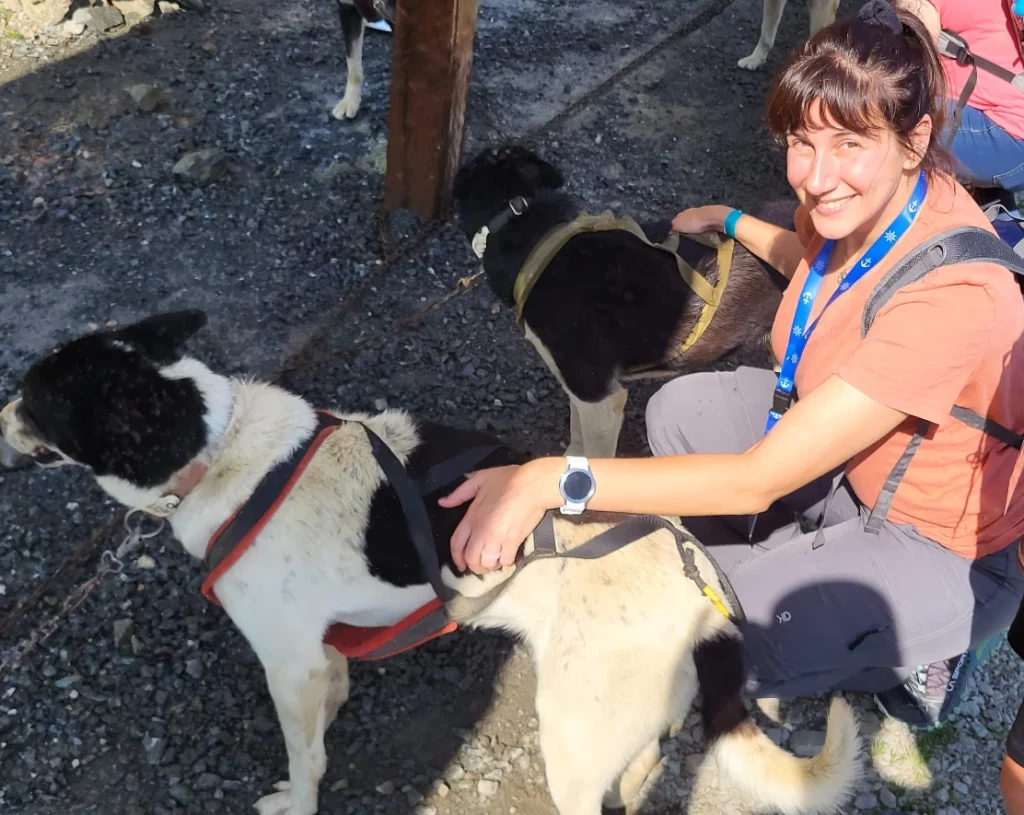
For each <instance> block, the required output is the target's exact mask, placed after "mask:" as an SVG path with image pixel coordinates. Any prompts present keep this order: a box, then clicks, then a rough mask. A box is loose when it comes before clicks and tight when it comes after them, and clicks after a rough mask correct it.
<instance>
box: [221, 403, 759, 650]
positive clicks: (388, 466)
mask: <svg viewBox="0 0 1024 815" xmlns="http://www.w3.org/2000/svg"><path fill="white" fill-rule="evenodd" d="M317 415H318V419H317V426H316V429H315V430H314V431H313V434H312V435H311V436H310V438H309V439H308V440H307V441H306V442H304V443H303V444H302V445H300V446H299V448H298V449H297V450H296V451H295V452H294V453H293V454H292V455H291V456H289V457H288V458H287V459H286V460H284V461H282V462H281V463H279V464H278V465H276V466H275V467H274V468H273V469H272V470H271V471H270V472H269V473H267V475H266V476H264V477H263V480H261V481H260V483H259V484H258V485H257V487H256V489H255V490H254V491H253V493H252V495H251V496H249V499H248V500H247V501H246V502H245V503H244V504H242V506H241V507H239V509H238V510H236V511H235V513H234V514H233V515H232V516H231V517H230V518H228V520H227V521H225V522H224V524H223V525H222V526H221V527H220V529H218V530H217V531H216V532H215V533H214V535H213V537H212V538H210V542H209V544H208V545H207V549H206V556H205V558H204V563H205V564H206V566H207V568H208V569H209V570H210V572H209V574H208V575H207V577H206V579H205V580H204V581H203V587H202V591H203V595H204V596H205V597H206V598H207V599H208V600H210V601H211V602H213V603H216V604H218V605H219V604H220V603H219V601H218V599H217V595H216V593H215V591H214V586H215V585H216V583H217V581H218V580H220V578H221V577H223V576H224V574H225V573H226V572H227V571H228V569H230V568H231V567H232V566H233V565H234V564H235V563H237V562H238V559H239V558H240V557H242V555H243V554H245V552H246V551H247V550H248V549H249V547H250V546H252V545H253V543H254V542H255V540H256V537H257V536H258V535H259V533H260V532H261V531H262V530H263V528H264V527H265V526H266V524H267V522H268V521H269V520H270V519H271V517H272V516H273V514H274V513H275V512H276V511H277V509H278V508H279V507H280V506H281V504H282V503H283V502H284V501H285V500H286V499H287V497H288V494H289V493H290V492H291V490H292V488H293V487H294V486H295V484H296V483H297V482H298V480H299V479H300V478H301V477H302V474H303V472H304V471H305V469H306V467H307V466H308V464H309V462H310V461H311V460H312V459H313V456H315V455H316V453H317V450H318V449H319V448H320V445H321V444H323V443H324V441H325V440H326V439H327V437H328V436H330V435H331V433H333V432H334V431H335V430H337V429H338V427H340V426H341V425H342V424H345V423H346V422H347V421H350V420H343V419H339V418H337V417H336V416H332V415H331V414H329V413H324V412H318V414H317ZM359 424H360V425H361V426H362V428H363V430H364V431H365V432H366V435H367V437H368V438H369V440H370V447H371V449H372V451H373V456H374V459H376V461H377V464H378V466H379V467H380V468H381V470H382V471H383V472H384V477H385V479H386V480H387V482H388V484H389V485H390V486H391V487H392V489H394V490H395V493H396V494H397V495H398V499H399V503H400V504H401V507H402V512H403V514H404V515H405V520H406V524H407V526H408V529H409V535H410V538H411V539H412V542H413V545H414V547H415V549H416V554H417V555H418V557H419V560H420V564H421V567H422V569H423V572H424V574H425V575H426V576H427V579H428V580H429V582H430V585H431V587H432V588H433V590H434V593H435V595H436V596H435V597H434V599H433V600H431V601H430V602H429V603H427V604H426V605H424V606H423V607H421V608H419V609H417V610H416V611H414V612H413V613H412V614H409V615H408V616H406V617H405V618H404V619H402V620H399V621H398V622H397V623H395V624H394V625H391V626H384V627H366V628H364V627H359V626H352V625H345V624H343V623H335V624H333V625H331V627H330V628H328V629H327V633H326V634H325V635H324V643H325V644H327V645H331V646H333V647H334V648H336V649H337V650H338V651H339V652H340V653H342V654H344V655H345V656H346V657H349V658H352V659H362V660H378V659H385V658H387V657H390V656H394V655H395V654H399V653H402V652H403V651H408V650H410V649H412V648H415V647H416V646H418V645H422V644H423V643H425V642H427V641H429V640H432V639H434V638H436V637H440V636H443V635H444V634H450V633H451V632H453V631H455V630H456V629H457V628H458V626H459V623H460V622H464V621H466V620H467V619H469V618H470V617H472V616H473V615H474V614H477V613H479V612H480V611H482V610H483V609H484V608H486V607H487V606H488V605H490V604H491V603H492V602H493V601H494V600H496V599H497V597H498V596H499V595H500V594H501V593H502V592H503V591H504V590H505V588H507V586H508V585H509V583H510V582H511V580H512V579H513V577H514V576H515V574H519V572H520V571H521V570H522V569H523V568H524V567H525V566H527V565H529V564H530V563H531V562H533V561H535V560H542V559H546V558H554V557H557V558H572V559H580V560H595V559H597V558H601V557H605V556H606V555H609V554H611V553H613V552H616V551H618V550H619V549H621V548H623V547H624V546H627V545H628V544H630V543H632V542H634V541H637V540H639V539H641V538H643V537H646V536H647V535H650V534H651V533H653V532H656V531H657V530H659V529H668V530H670V531H671V532H672V534H673V535H674V536H675V539H676V546H677V549H678V551H679V555H680V558H681V559H682V562H683V571H684V573H685V574H686V576H687V577H688V578H689V579H690V580H692V581H693V582H694V583H696V584H697V587H698V588H699V589H700V590H701V591H702V592H703V593H704V594H705V595H706V596H707V597H708V599H710V600H711V602H712V603H713V604H714V605H715V607H716V608H717V609H718V610H719V611H720V612H721V613H722V614H724V615H725V616H727V617H729V618H730V619H731V620H733V621H734V622H739V621H740V620H742V610H741V608H740V604H739V602H738V600H737V599H736V597H735V595H734V594H733V592H732V589H731V587H730V586H729V583H728V581H727V580H726V579H725V576H724V575H722V574H721V572H719V573H718V576H719V582H720V584H721V585H722V587H723V590H724V593H725V595H726V599H727V600H728V602H729V605H728V606H726V605H725V604H724V603H723V602H722V600H721V598H720V597H719V596H718V594H717V593H716V592H715V591H714V589H713V588H712V587H711V586H710V585H708V584H707V583H706V582H705V581H704V580H703V578H702V577H701V575H700V571H699V570H698V568H697V566H696V562H695V557H694V552H695V550H700V551H701V552H703V554H704V555H705V556H706V557H707V558H708V560H709V561H710V562H711V563H712V564H714V559H713V558H711V556H710V555H709V554H708V552H707V550H706V549H704V547H703V546H702V545H701V544H700V543H699V542H698V541H696V540H695V539H694V538H693V537H691V536H689V535H686V534H684V533H683V532H682V531H681V530H680V529H678V528H677V527H675V526H673V525H672V524H670V523H669V522H668V521H666V520H665V519H663V518H659V517H656V516H651V515H634V516H623V518H624V520H623V521H622V523H620V524H617V525H616V526H613V527H611V528H610V529H607V530H605V531H604V532H602V533H600V534H599V535H597V536H596V537H594V538H592V539H591V540H589V541H587V542H586V543H584V544H582V545H580V546H578V547H575V548H574V549H572V550H569V551H562V552H560V551H558V549H557V547H556V545H555V531H554V514H553V513H551V512H548V513H546V514H545V516H544V518H543V520H542V521H541V523H540V525H539V526H538V527H537V528H536V529H535V530H534V533H533V540H534V548H533V551H532V552H530V554H528V555H526V554H524V553H523V550H522V549H520V552H519V555H518V557H517V559H516V571H515V574H514V575H513V576H512V577H510V578H509V579H508V580H505V581H504V582H502V583H501V584H500V585H498V586H496V587H495V588H493V589H491V590H490V591H489V592H487V593H485V594H484V595H482V596H479V597H467V596H464V595H462V594H459V593H458V592H457V591H455V590H454V589H453V588H452V587H451V586H449V585H447V584H446V583H445V582H444V581H443V579H442V577H441V564H440V562H439V559H438V556H437V548H436V545H435V542H434V535H433V530H432V528H431V525H430V519H429V517H428V515H427V509H426V506H425V505H424V503H423V496H425V495H430V494H431V493H433V492H436V491H437V490H438V489H440V488H442V487H445V486H447V485H449V484H453V483H454V482H455V481H457V480H458V479H459V478H460V477H462V476H463V475H465V474H466V473H467V472H470V471H471V470H473V469H476V468H477V467H478V466H479V465H480V464H481V463H482V462H483V461H484V460H485V459H486V458H487V457H488V456H489V455H491V453H494V452H495V451H497V450H499V449H501V446H500V445H498V444H493V445H478V446H474V447H471V448H469V449H467V450H464V451H462V452H460V453H458V454H456V455H455V456H453V457H451V458H449V459H447V460H446V461H443V462H441V463H440V464H437V465H435V466H434V467H431V468H430V469H429V470H427V471H426V472H425V473H424V474H423V475H422V476H420V477H419V478H418V479H415V480H414V479H413V478H412V477H411V476H410V475H409V473H408V472H407V471H406V469H405V467H404V466H403V464H402V462H401V461H399V459H398V458H397V457H396V456H395V454H394V453H393V452H391V449H390V448H389V447H388V446H387V445H386V444H385V443H384V442H383V441H382V440H381V438H380V437H379V436H378V435H377V434H376V433H374V432H373V431H372V430H371V429H370V428H369V427H367V426H366V425H365V424H363V423H361V422H360V423H359ZM715 568H716V569H717V566H716V567H715Z"/></svg>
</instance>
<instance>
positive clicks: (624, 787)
mask: <svg viewBox="0 0 1024 815" xmlns="http://www.w3.org/2000/svg"><path fill="white" fill-rule="evenodd" d="M164 375H165V376H172V377H177V376H190V377H192V378H193V379H194V380H195V381H196V382H197V383H198V384H199V386H200V388H201V389H202V392H203V394H204V398H205V399H206V404H207V417H206V421H207V426H208V427H209V428H210V430H211V436H210V441H209V444H208V446H207V449H206V450H204V451H203V452H202V453H201V454H200V458H201V459H203V460H204V461H205V462H207V463H208V464H209V469H208V471H207V473H206V475H205V477H204V478H203V479H202V480H201V481H200V482H199V483H198V485H197V486H196V487H195V489H193V490H192V491H191V492H190V493H189V494H188V495H187V496H185V497H184V499H183V500H182V501H181V503H180V504H179V505H178V506H177V508H176V509H175V510H174V511H173V513H172V514H171V515H170V523H171V526H172V528H173V531H174V534H175V536H176V537H177V538H178V540H180V541H181V543H182V544H183V545H184V547H185V549H186V550H187V551H188V552H189V553H190V554H192V555H193V556H194V557H196V558H201V557H203V555H204V554H205V551H206V546H207V542H208V541H209V539H210V537H211V535H212V534H213V533H214V532H215V530H216V529H217V528H218V527H219V526H220V525H221V524H222V523H223V522H224V520H225V519H226V518H227V517H228V516H229V515H230V514H231V513H232V512H233V511H234V510H235V509H236V508H237V507H238V506H239V505H240V504H241V503H243V502H244V501H245V500H246V499H247V498H248V497H249V495H250V494H251V492H252V490H253V489H254V488H255V486H256V485H257V483H258V482H259V481H260V479H261V478H262V477H263V475H264V474H265V473H266V472H267V471H268V470H269V469H270V468H271V467H272V466H273V465H274V464H275V463H277V462H279V461H281V460H283V459H285V458H286V457H287V456H288V455H289V454H290V453H291V452H292V451H294V450H295V449H296V448H297V447H298V445H300V444H301V442H302V440H303V439H304V438H306V437H308V435H309V433H310V432H311V431H312V429H313V427H314V426H315V422H316V417H315V413H314V411H313V409H312V408H311V407H310V405H309V404H308V403H306V402H305V401H304V400H302V399H301V398H299V397H298V396H295V395H293V394H290V393H287V392H286V391H284V390H281V389H279V388H276V387H273V386H271V385H267V384H260V383H253V382H247V381H240V380H229V379H226V378H224V377H221V376H218V375H217V374H214V373H212V372H211V371H209V369H207V368H206V367H205V366H203V365H202V364H201V363H199V362H197V361H195V360H192V359H186V360H183V361H181V362H179V363H177V364H176V365H174V366H171V367H169V368H165V369H164ZM15 406H16V403H12V405H10V406H8V408H7V409H5V410H4V411H3V413H2V414H0V433H2V435H3V437H4V438H5V439H6V441H7V442H8V443H9V444H11V445H12V446H13V447H14V448H15V449H18V450H19V451H21V452H23V453H31V452H33V450H34V449H36V447H37V445H38V444H39V440H38V439H35V438H33V437H32V434H31V431H30V430H29V429H28V428H26V427H25V426H23V425H22V424H21V420H20V419H19V416H18V414H17V411H16V410H15V409H14V407H15ZM339 415H341V414H339ZM342 418H347V419H352V420H355V421H356V422H365V423H366V425H368V426H369V427H370V428H372V429H373V431H374V432H375V433H377V434H378V435H379V436H380V437H381V438H382V439H383V440H384V441H385V442H386V443H387V444H388V446H389V447H390V448H391V449H392V450H393V451H394V453H395V454H396V455H397V456H398V457H399V458H400V459H403V460H405V459H407V457H408V455H409V454H410V452H411V451H412V450H413V449H414V448H415V447H416V446H417V443H418V435H417V429H416V426H415V424H414V422H413V421H412V420H411V419H410V418H409V417H408V416H407V415H406V414H405V413H403V412H399V411H385V412H384V413H381V414H378V415H375V416H368V415H363V414H350V415H343V416H342ZM382 479H383V475H382V473H381V471H380V469H379V468H378V466H377V464H376V461H375V459H374V458H373V456H372V453H371V450H370V445H369V441H368V439H367V436H366V434H365V432H364V431H363V429H362V428H361V426H360V425H359V424H356V423H352V424H345V425H342V426H341V427H340V428H339V429H338V430H336V431H335V432H334V433H333V434H332V435H331V436H330V437H329V438H328V439H327V441H326V442H325V443H324V444H323V445H322V447H321V448H320V450H319V452H318V453H317V455H316V456H315V457H314V458H313V460H312V461H311V463H310V464H309V466H308V468H307V469H306V471H305V473H304V474H303V476H302V478H301V479H300V480H299V481H298V482H297V483H296V485H295V487H294V489H293V490H292V492H291V494H290V496H289V498H288V499H287V500H286V501H285V502H284V503H283V504H282V505H281V507H280V509H279V510H278V511H277V513H276V514H275V515H274V516H273V518H272V519H271V520H270V521H269V523H267V525H266V526H265V528H264V529H263V530H262V531H261V533H260V535H259V538H258V541H257V543H256V544H255V545H254V546H252V547H251V548H250V549H249V550H248V551H247V552H246V553H245V554H244V555H243V556H242V557H241V558H240V559H239V560H238V562H237V563H236V564H235V565H234V566H233V567H232V568H231V569H230V570H229V571H228V572H227V573H226V574H225V575H224V576H223V577H222V578H221V579H220V581H219V582H218V583H217V585H216V592H217V596H218V599H219V600H220V602H221V604H222V605H223V608H224V610H225V611H226V612H227V614H228V615H229V616H230V617H231V619H232V620H233V621H234V623H235V624H236V625H237V626H238V628H239V629H240V630H241V632H242V633H243V634H244V635H245V637H246V638H247V639H248V641H249V642H250V644H251V645H252V647H253V649H254V650H255V652H256V655H257V656H258V658H259V660H260V662H261V664H262V665H263V668H264V670H265V672H266V678H267V684H268V686H269V689H270V693H271V696H272V698H273V700H274V705H275V707H276V709H277V714H278V718H279V720H280V724H281V730H282V732H283V734H284V739H285V743H286V746H287V752H288V781H286V782H281V783H279V784H277V785H276V786H275V789H276V791H275V792H272V793H270V794H268V795H266V796H265V797H263V798H261V799H260V800H259V802H258V803H257V804H256V809H257V810H258V812H259V813H260V815H313V813H315V812H316V811H317V790H318V785H319V782H320V780H321V778H322V776H323V775H324V772H325V769H326V766H327V755H326V752H325V749H324V740H323V739H324V731H325V730H326V728H327V727H328V726H329V725H330V723H331V721H332V720H333V718H334V716H335V714H336V712H337V710H338V707H339V706H340V705H341V704H342V703H343V702H344V701H345V700H346V698H347V696H348V670H347V663H346V660H345V659H344V658H343V657H342V656H341V655H340V654H338V653H337V652H336V651H334V649H332V648H329V647H325V646H324V645H323V643H322V635H323V633H324V631H325V630H326V628H327V627H328V626H329V625H330V624H331V623H333V622H343V623H348V624H352V625H359V626H380V625H389V624H392V623H395V622H397V621H399V620H400V619H402V618H403V617H404V616H406V615H407V614H409V613H411V612H412V611H414V610H416V609H417V608H419V607H421V606H422V605H423V604H425V603H426V602H428V601H429V600H431V599H432V598H433V592H432V590H431V589H430V587H429V586H428V585H419V586H410V587H406V588H399V587H397V586H394V585H392V584H389V583H386V582H384V581H382V580H380V579H378V578H375V577H374V576H372V575H371V574H370V572H369V568H368V565H367V562H366V559H365V557H364V548H365V531H366V529H367V524H368V522H369V510H370V503H371V499H372V496H373V494H374V491H375V490H376V489H377V488H378V487H379V486H380V485H381V483H382ZM172 483H173V480H172V481H171V482H168V485H164V486H163V487H162V488H160V489H157V490H146V491H142V490H136V489H135V488H132V489H127V488H126V487H125V485H124V484H123V482H120V483H115V482H113V481H112V480H110V479H100V484H101V486H102V487H103V488H104V489H106V490H107V491H108V492H110V494H111V495H113V496H114V497H116V498H117V499H118V500H120V501H122V502H127V503H128V505H129V506H148V505H150V504H152V503H153V502H154V500H159V499H160V498H161V496H160V495H159V493H160V492H161V491H162V490H167V489H169V488H170V485H171V484H172ZM132 502H143V503H132ZM673 522H676V523H677V520H675V519H674V520H673ZM603 528H605V527H604V526H601V525H598V524H586V525H574V524H570V523H568V522H565V521H563V520H561V519H557V520H556V522H555V530H556V535H557V538H558V542H559V546H560V547H565V548H571V547H573V546H575V545H578V544H579V543H582V542H583V541H585V540H588V539H589V538H591V537H593V536H594V535H595V534H597V533H598V532H600V531H601V530H602V529H603ZM532 545H533V544H532V539H531V540H528V541H527V543H526V547H527V550H528V551H529V550H531V549H532ZM697 565H698V567H699V568H700V570H701V572H702V573H703V575H705V576H706V577H710V578H712V583H713V584H715V583H716V582H717V581H716V579H715V578H713V577H712V576H713V575H714V574H715V572H714V569H713V568H712V565H711V564H710V563H709V562H708V561H707V560H706V559H705V558H704V557H703V556H702V555H700V554H699V553H698V555H697ZM512 571H514V569H513V570H509V569H505V570H501V571H499V572H492V573H490V574H488V575H487V576H486V577H485V578H484V579H480V578H478V577H475V576H472V575H469V576H466V577H462V578H459V577H457V576H456V575H454V574H452V573H451V572H449V571H447V570H446V571H445V579H446V582H448V583H449V584H451V585H452V586H454V587H455V588H456V589H457V590H458V591H460V592H461V593H463V594H465V595H467V596H479V595H480V594H482V593H484V592H485V591H487V590H489V589H490V588H492V587H493V586H494V585H497V584H498V583H499V582H501V581H503V580H506V579H508V578H509V576H510V574H511V572H512ZM716 588H718V589H719V591H721V586H720V585H716ZM470 624H471V625H473V626H476V627H479V628H490V629H502V630H505V631H508V632H511V633H513V634H516V635H518V636H519V637H521V638H522V639H523V640H524V641H525V642H526V643H527V645H528V646H529V649H530V651H531V652H532V655H533V659H534V664H535V667H536V674H537V699H536V705H537V714H538V718H539V720H540V741H541V749H542V751H543V755H544V760H545V763H546V768H547V779H548V784H549V788H550V791H551V795H552V798H553V799H554V802H555V805H556V807H557V808H558V811H559V813H560V814H561V815H598V813H599V812H600V809H601V804H602V799H604V801H605V803H606V804H608V805H611V806H621V805H622V804H623V803H625V802H628V801H629V800H630V799H631V798H632V797H633V795H634V794H635V793H636V792H637V790H638V788H639V787H640V785H641V783H642V782H643V780H644V778H645V777H646V775H647V773H648V772H649V771H650V769H651V768H652V767H653V766H654V764H655V763H656V762H657V761H658V758H659V751H658V739H659V736H660V735H661V734H662V733H663V732H664V731H666V730H667V729H668V728H669V727H670V726H671V725H672V724H673V723H677V722H681V721H682V720H683V719H684V718H685V717H686V715H687V713H688V711H689V709H690V706H691V702H692V701H693V698H694V695H695V694H696V692H697V690H698V686H697V678H696V674H695V665H694V661H693V649H694V647H695V646H696V645H697V644H698V643H699V642H703V641H707V640H709V639H713V638H715V637H719V636H723V635H725V636H736V631H735V629H734V627H733V625H732V623H730V622H729V621H728V620H727V619H726V618H725V617H723V616H721V615H720V614H719V613H718V612H717V611H716V610H715V609H714V608H713V607H712V605H711V604H710V603H709V602H708V601H707V599H706V598H704V597H703V596H702V594H701V593H700V591H699V590H698V589H697V587H696V586H695V585H694V584H693V583H691V582H690V581H689V580H688V579H687V578H686V577H685V576H684V575H683V571H682V568H681V566H680V562H679V555H678V553H677V552H676V547H675V543H674V541H673V540H672V538H671V536H670V534H669V533H668V532H667V531H665V530H661V531H659V532H657V533H655V534H653V535H651V536H649V537H647V538H645V539H643V540H640V541H638V542H636V543H634V544H632V545H631V546H629V547H627V548H625V549H623V550H620V551H619V552H616V553H615V554H612V555H609V556H607V557H605V558H603V559H600V560H597V561H574V560H559V561H551V560H541V561H538V562H536V563H533V564H531V565H530V566H529V567H528V568H527V569H525V570H523V572H522V574H521V575H519V576H517V577H516V579H515V580H513V581H512V582H511V583H510V584H509V586H508V588H507V589H506V591H505V592H503V593H502V594H501V595H500V596H499V597H498V599H497V600H495V601H494V602H493V603H492V604H491V605H490V606H488V607H487V608H486V609H485V610H484V611H483V612H481V613H480V614H478V615H477V616H476V617H475V618H473V619H472V620H471V621H470ZM858 750H859V737H858V734H857V725H856V721H855V719H854V717H853V714H852V712H851V710H850V708H849V707H848V706H847V705H846V703H845V702H842V701H841V700H838V699H837V700H836V701H834V702H833V704H832V707H831V710H830V712H829V723H828V739H827V741H826V744H825V747H824V748H823V750H822V751H821V753H820V754H819V755H818V756H816V757H815V758H812V759H798V758H795V757H793V756H791V755H790V754H788V753H786V752H785V751H783V750H782V749H780V748H779V747H777V746H776V745H775V744H773V743H772V742H771V741H770V740H769V739H768V738H767V737H765V736H764V735H763V734H762V733H760V731H757V730H756V729H754V728H753V727H749V726H745V727H743V728H739V729H737V730H735V731H733V733H731V734H730V735H727V736H725V737H723V738H721V739H719V740H718V741H716V742H715V743H714V745H713V746H712V751H713V754H714V755H715V756H716V757H717V759H718V761H719V762H720V765H721V767H722V768H723V770H724V771H725V772H727V773H728V774H729V775H730V776H731V778H732V779H733V780H734V781H735V782H737V783H738V784H740V785H742V786H744V787H745V788H746V790H747V792H748V793H749V794H750V796H751V797H752V798H753V800H755V801H757V802H760V803H761V804H763V805H764V806H765V807H767V808H777V809H778V810H780V811H782V812H784V813H787V814H790V813H791V814H792V815H797V813H811V812H824V811H829V812H830V811H832V807H834V806H835V805H836V803H837V802H838V801H839V800H840V799H841V798H842V797H843V796H844V795H845V794H846V792H848V790H849V787H850V784H851V782H852V781H853V779H854V777H855V775H856V773H857V766H858V761H857V756H858Z"/></svg>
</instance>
